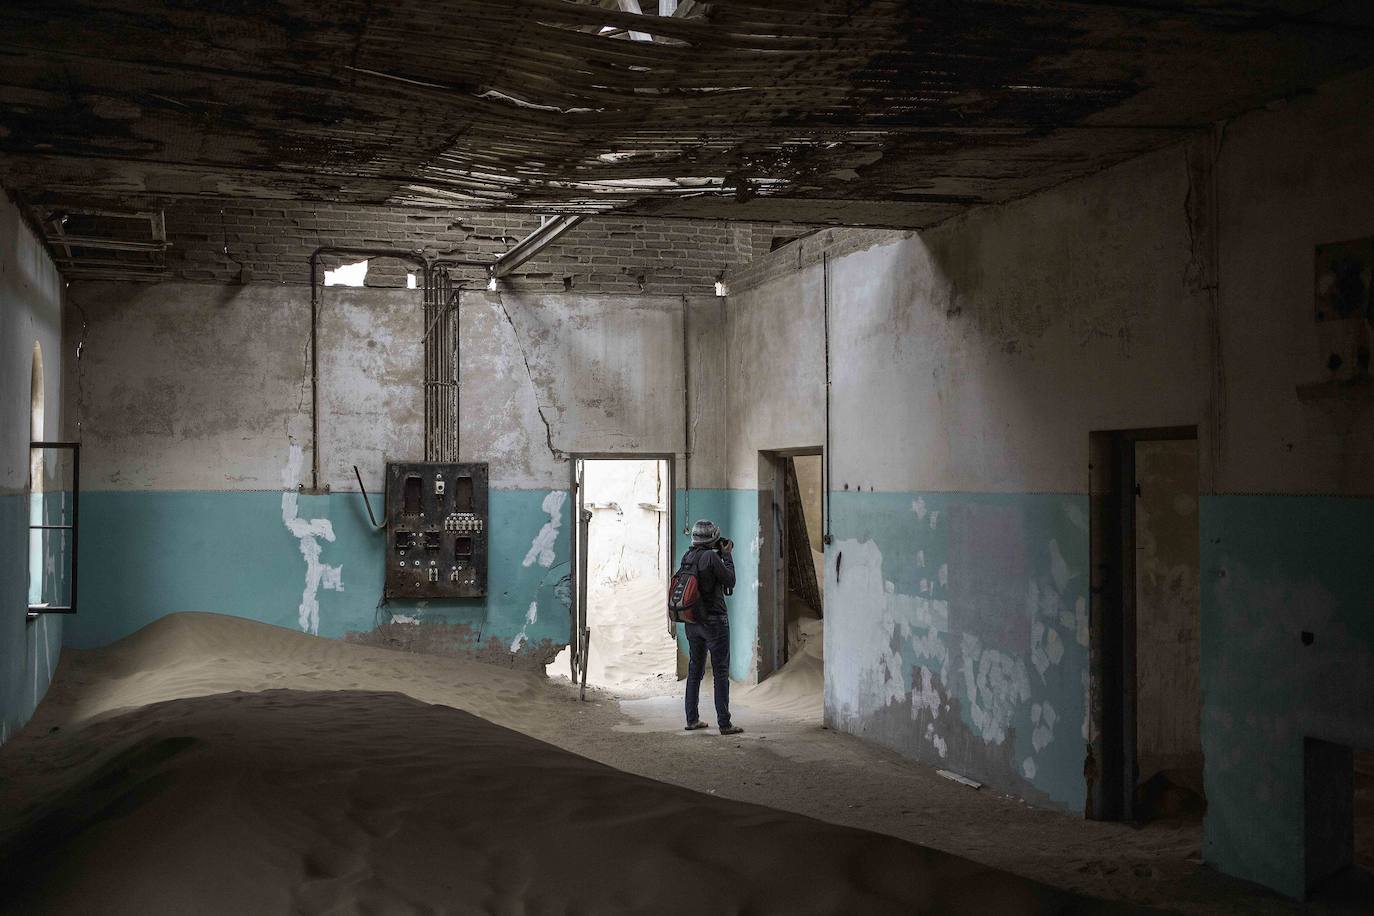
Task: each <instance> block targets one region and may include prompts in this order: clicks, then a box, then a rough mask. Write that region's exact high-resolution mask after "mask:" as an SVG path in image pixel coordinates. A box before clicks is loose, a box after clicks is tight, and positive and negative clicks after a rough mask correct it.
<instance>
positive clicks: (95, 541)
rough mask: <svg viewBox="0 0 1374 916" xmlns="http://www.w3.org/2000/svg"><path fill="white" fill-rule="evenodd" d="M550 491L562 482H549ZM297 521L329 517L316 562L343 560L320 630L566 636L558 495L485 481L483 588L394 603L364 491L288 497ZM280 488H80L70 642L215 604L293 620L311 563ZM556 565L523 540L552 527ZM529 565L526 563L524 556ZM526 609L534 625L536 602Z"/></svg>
mask: <svg viewBox="0 0 1374 916" xmlns="http://www.w3.org/2000/svg"><path fill="white" fill-rule="evenodd" d="M553 492H554V493H555V494H557V493H561V492H562V491H553ZM297 500H298V505H297V515H298V517H299V518H300V519H303V520H307V521H308V520H314V519H328V520H329V522H330V526H331V527H332V530H333V533H334V539H333V540H332V541H329V540H327V539H325V538H323V537H320V538H317V539H316V541H317V543H318V544H319V546H320V548H321V550H320V557H319V560H320V562H321V563H322V564H325V565H327V566H336V567H341V572H340V584H341V586H342V588H341V589H339V590H334V589H331V588H328V587H320V588H319V589H318V591H317V593H316V594H317V598H318V601H319V628H318V632H319V635H320V636H327V637H335V638H338V637H342V636H344V635H345V634H347V633H350V632H357V631H369V630H372V629H373V628H374V627H375V626H377V625H378V624H382V623H387V622H389V621H391V619H392V616H393V615H404V616H406V617H410V618H417V619H419V620H420V621H422V622H441V623H449V624H465V625H467V626H469V627H471V634H472V642H473V644H474V645H486V644H488V643H489V642H490V641H491V640H497V641H499V643H501V644H505V645H510V644H511V643H513V642H515V641H516V640H517V637H520V636H521V635H522V634H523V639H521V640H520V645H521V646H522V648H523V650H525V651H528V648H529V647H531V646H537V645H539V644H540V643H541V642H542V641H544V640H550V641H552V642H554V643H558V644H564V643H566V641H567V637H568V629H569V624H568V621H569V617H568V590H567V576H568V571H569V564H568V550H569V546H568V545H569V538H568V530H569V529H568V526H569V524H570V523H571V515H570V510H569V507H568V501H567V500H566V498H564V499H562V500H561V501H560V500H559V499H558V497H557V496H554V497H553V498H552V499H550V491H547V490H492V491H491V494H490V511H491V538H492V541H491V553H490V562H489V567H488V570H489V592H490V593H489V595H488V596H487V597H486V598H485V599H474V600H471V601H461V602H451V603H448V602H445V603H439V602H400V601H392V602H390V603H388V604H387V605H385V606H380V607H379V601H380V599H381V594H382V551H383V548H384V540H383V535H382V533H380V532H376V531H373V530H372V529H371V527H370V525H369V524H368V519H367V513H366V510H365V508H364V506H363V502H362V498H361V497H360V496H359V495H357V494H349V493H336V494H329V495H321V496H309V495H304V494H302V495H300V496H298V497H297ZM282 502H283V494H282V493H279V492H206V491H184V492H114V491H108V492H90V493H83V494H82V496H81V563H80V572H79V575H80V595H81V598H80V600H81V612H80V614H78V615H77V616H76V617H75V618H74V619H72V620H71V621H69V625H68V629H67V632H66V642H67V644H68V645H71V646H75V647H79V648H86V647H93V646H101V645H105V644H108V643H110V642H112V641H114V640H116V639H120V638H122V637H124V636H128V635H129V634H130V633H133V632H134V631H136V630H138V629H139V628H140V627H142V626H144V625H146V624H148V623H151V622H152V621H154V620H157V619H158V618H159V617H162V616H165V615H167V614H171V613H175V612H177V611H213V612H216V613H222V614H233V615H236V616H239V617H248V618H251V619H254V620H260V621H263V622H264V623H270V624H275V625H277V626H283V627H290V628H293V629H299V628H301V626H300V612H299V608H300V605H301V602H302V592H303V591H304V590H305V587H306V570H307V564H306V560H305V558H304V557H303V555H302V549H301V546H302V545H301V541H300V540H298V539H297V537H296V536H294V535H293V534H292V533H291V532H290V531H289V530H288V529H287V527H286V524H285V523H284V521H283V505H282ZM554 503H556V504H557V505H556V508H557V511H556V512H555V513H554V515H555V516H556V527H557V531H556V537H555V539H554V541H553V557H552V562H551V563H549V565H547V566H545V565H543V563H542V562H541V560H540V558H539V557H538V555H537V554H538V551H535V552H534V554H533V555H532V552H531V547H532V545H533V543H534V541H535V539H536V538H537V537H538V536H539V534H540V532H541V531H542V530H543V529H544V528H545V526H547V525H550V524H555V522H554V521H553V520H552V519H551V516H550V513H549V512H548V511H546V505H552V504H554ZM527 560H528V561H529V562H528V563H527V562H526V561H527ZM532 604H533V605H534V608H535V614H534V619H533V621H530V620H529V619H528V618H529V614H530V608H531V605H532Z"/></svg>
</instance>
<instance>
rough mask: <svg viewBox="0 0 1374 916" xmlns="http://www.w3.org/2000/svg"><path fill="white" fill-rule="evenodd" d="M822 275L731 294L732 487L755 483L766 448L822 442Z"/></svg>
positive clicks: (816, 271)
mask: <svg viewBox="0 0 1374 916" xmlns="http://www.w3.org/2000/svg"><path fill="white" fill-rule="evenodd" d="M821 279H822V270H821V268H820V266H816V267H815V268H813V269H808V270H805V271H801V272H796V273H790V274H787V275H785V276H783V277H781V278H780V279H778V280H776V281H774V282H772V283H767V284H764V285H762V286H758V287H755V288H754V289H750V290H745V291H743V292H741V293H740V294H739V295H733V296H730V297H729V302H728V303H727V306H726V313H727V315H726V333H725V338H726V340H725V367H726V389H727V391H726V399H725V407H726V417H727V423H726V433H725V437H726V443H727V448H726V456H727V458H726V460H727V462H728V474H727V478H728V486H729V487H731V488H732V489H752V488H754V487H757V486H758V453H759V451H761V450H774V449H791V448H810V447H814V446H818V445H820V446H823V445H824V443H825V337H824V333H823V327H824V319H823V316H822V312H823V304H824V303H823V295H822V283H821ZM833 280H834V278H833V277H832V290H833Z"/></svg>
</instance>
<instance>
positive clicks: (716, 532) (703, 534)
mask: <svg viewBox="0 0 1374 916" xmlns="http://www.w3.org/2000/svg"><path fill="white" fill-rule="evenodd" d="M719 540H720V528H718V527H716V525H715V524H713V523H712V522H711V520H710V519H707V518H703V519H699V520H698V521H697V523H696V524H695V525H693V526H692V546H693V547H710V546H711V545H712V544H714V543H715V542H716V541H719Z"/></svg>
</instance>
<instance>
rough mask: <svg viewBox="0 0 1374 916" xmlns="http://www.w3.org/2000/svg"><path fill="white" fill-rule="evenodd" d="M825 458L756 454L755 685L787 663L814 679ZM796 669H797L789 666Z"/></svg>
mask: <svg viewBox="0 0 1374 916" xmlns="http://www.w3.org/2000/svg"><path fill="white" fill-rule="evenodd" d="M822 462H823V456H822V451H821V449H820V448H802V449H791V450H786V451H766V452H760V453H759V519H760V528H761V530H762V534H763V540H762V544H761V545H760V547H759V628H758V634H759V636H758V656H757V658H756V659H755V666H756V669H757V677H758V680H760V681H763V680H765V679H767V678H769V677H770V676H772V675H773V674H775V673H776V672H778V671H780V670H782V669H783V668H784V667H787V666H788V663H789V662H792V661H793V660H797V661H798V662H799V663H801V662H802V659H803V657H807V661H808V662H809V661H811V660H812V659H811V657H812V656H814V662H815V664H814V666H811V665H809V664H808V667H814V668H815V671H816V673H817V674H818V675H819V672H820V669H821V665H820V653H821V644H820V641H821V638H822V637H821V630H822V625H821V620H822V618H823V617H824V613H825V601H824V582H825V555H824V547H823V541H822V532H823V531H824V530H825V521H824V518H823V517H822V513H823V511H824V508H823V504H824V500H823V493H824V482H823V467H822ZM791 667H792V668H797V667H798V666H797V665H793V666H791Z"/></svg>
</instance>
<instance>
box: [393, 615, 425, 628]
mask: <svg viewBox="0 0 1374 916" xmlns="http://www.w3.org/2000/svg"><path fill="white" fill-rule="evenodd" d="M391 622H392V623H399V624H406V625H409V626H419V625H420V618H419V617H415V616H412V615H410V614H392V615H391Z"/></svg>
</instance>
